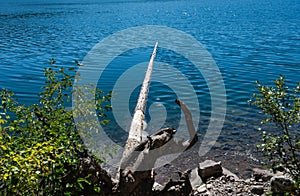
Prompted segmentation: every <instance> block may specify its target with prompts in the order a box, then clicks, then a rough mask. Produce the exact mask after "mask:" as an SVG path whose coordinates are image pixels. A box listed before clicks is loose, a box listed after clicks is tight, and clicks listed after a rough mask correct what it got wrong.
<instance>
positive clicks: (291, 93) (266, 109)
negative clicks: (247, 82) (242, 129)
mask: <svg viewBox="0 0 300 196" xmlns="http://www.w3.org/2000/svg"><path fill="white" fill-rule="evenodd" d="M274 83H275V86H264V85H262V84H261V83H259V82H256V84H257V88H258V91H259V94H254V100H253V101H252V103H253V104H254V105H256V106H257V107H258V108H259V109H261V110H262V112H263V113H264V114H266V118H265V119H264V120H263V121H262V124H267V123H273V124H275V125H276V127H277V130H276V131H275V130H274V131H272V132H270V133H267V132H266V131H262V130H261V129H260V132H261V134H262V144H260V145H258V148H259V149H260V150H261V151H262V152H263V153H264V154H265V155H266V156H267V158H268V160H269V162H270V163H271V164H272V169H273V170H274V171H277V170H280V169H282V168H283V169H284V170H285V171H286V172H287V173H288V174H290V176H291V177H292V178H293V179H294V180H295V181H296V182H297V183H296V184H298V186H299V182H300V137H299V122H300V82H299V83H298V84H297V85H296V87H295V88H294V89H292V90H291V89H289V88H288V86H287V85H285V82H284V77H283V76H280V77H279V78H278V79H277V80H275V81H274ZM297 129H298V130H297Z"/></svg>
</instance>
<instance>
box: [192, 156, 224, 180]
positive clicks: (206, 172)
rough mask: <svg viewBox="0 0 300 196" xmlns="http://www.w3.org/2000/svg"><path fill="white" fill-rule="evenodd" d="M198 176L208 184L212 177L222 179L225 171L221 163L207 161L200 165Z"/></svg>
mask: <svg viewBox="0 0 300 196" xmlns="http://www.w3.org/2000/svg"><path fill="white" fill-rule="evenodd" d="M198 174H199V176H200V177H201V179H202V180H203V181H204V182H206V180H207V179H208V178H210V177H220V176H222V175H223V169H222V166H221V161H219V162H215V161H212V160H206V161H204V162H202V163H199V167H198Z"/></svg>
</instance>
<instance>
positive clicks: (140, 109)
mask: <svg viewBox="0 0 300 196" xmlns="http://www.w3.org/2000/svg"><path fill="white" fill-rule="evenodd" d="M157 45H158V43H156V44H155V47H154V50H153V53H152V55H151V59H150V62H149V64H148V69H147V72H146V75H145V78H144V82H143V85H142V88H141V91H140V95H139V98H138V101H137V105H136V107H135V113H134V116H133V119H132V122H131V126H130V130H129V136H128V139H127V141H126V145H125V148H124V152H123V156H122V159H121V164H120V168H119V173H118V176H117V178H116V179H117V182H116V184H117V185H116V187H115V193H116V194H119V195H153V194H154V192H153V191H152V186H153V184H154V178H155V176H154V172H153V169H154V166H155V162H156V160H157V159H158V158H159V157H161V156H163V155H167V154H173V153H180V152H183V151H184V150H186V149H188V148H190V147H191V146H193V145H194V144H195V143H196V142H197V140H198V137H197V134H196V130H195V127H194V125H193V121H192V116H191V113H190V111H189V109H188V108H187V106H186V105H185V104H184V103H183V102H182V101H180V100H176V101H175V102H176V103H177V104H178V105H179V106H180V107H181V109H182V111H183V113H184V115H185V119H186V123H187V128H188V132H189V135H190V138H189V139H188V140H187V141H177V140H176V139H175V138H173V136H174V134H175V133H176V130H175V129H174V128H163V129H161V130H159V131H158V132H156V133H155V134H152V135H150V136H148V137H145V138H142V131H143V120H144V116H145V109H146V103H147V98H148V92H149V86H150V78H151V73H152V68H153V62H154V58H155V55H156V50H157ZM180 183H182V182H180ZM188 187H190V186H188Z"/></svg>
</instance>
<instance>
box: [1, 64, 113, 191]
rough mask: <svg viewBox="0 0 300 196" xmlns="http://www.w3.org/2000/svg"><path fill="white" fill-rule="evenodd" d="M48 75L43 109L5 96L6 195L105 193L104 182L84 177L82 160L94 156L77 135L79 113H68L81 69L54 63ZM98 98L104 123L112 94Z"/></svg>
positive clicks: (3, 92) (3, 181)
mask: <svg viewBox="0 0 300 196" xmlns="http://www.w3.org/2000/svg"><path fill="white" fill-rule="evenodd" d="M44 73H45V77H46V80H45V86H43V87H42V92H41V93H40V94H39V103H37V104H32V105H29V106H26V105H19V104H18V103H17V101H16V100H15V99H14V98H13V97H14V93H13V92H11V91H8V90H5V89H3V90H1V91H0V101H1V102H0V195H62V194H65V195H70V194H72V195H73V194H80V193H81V192H82V191H83V192H91V193H96V192H99V191H100V183H101V182H100V180H99V179H96V180H95V179H94V178H93V177H92V176H91V174H87V173H84V172H83V173H79V171H80V167H81V165H82V163H81V162H82V161H81V160H82V159H83V158H85V157H87V156H89V155H87V150H86V149H85V147H84V145H83V142H82V140H81V138H80V135H79V133H78V131H77V129H76V126H75V122H74V119H73V112H74V111H72V110H71V109H67V108H66V107H65V106H66V105H67V104H69V105H70V101H71V97H70V94H71V92H72V90H74V89H72V87H73V83H74V80H75V76H76V74H75V68H69V69H65V68H62V67H58V66H55V60H54V59H51V61H50V66H49V67H48V68H45V69H44ZM82 88H85V87H82ZM75 90H76V89H75ZM77 90H80V88H78V89H77ZM96 92H97V96H96V97H97V98H98V99H97V100H96V106H97V109H98V110H97V112H98V115H99V116H100V117H102V118H103V117H104V116H105V111H106V110H110V106H109V105H108V102H107V101H109V99H110V94H108V95H104V94H103V92H102V91H100V90H99V89H97V91H96ZM83 98H84V97H83ZM94 105H95V103H94V104H93V107H94ZM74 109H75V110H76V109H77V110H80V108H73V110H74ZM102 122H103V123H105V122H107V121H106V120H103V121H102ZM92 159H93V162H97V163H101V162H102V161H104V160H100V159H96V158H95V157H92Z"/></svg>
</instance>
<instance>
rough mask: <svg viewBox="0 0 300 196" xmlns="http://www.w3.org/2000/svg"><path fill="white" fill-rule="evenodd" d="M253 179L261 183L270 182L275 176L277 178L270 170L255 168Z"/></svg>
mask: <svg viewBox="0 0 300 196" xmlns="http://www.w3.org/2000/svg"><path fill="white" fill-rule="evenodd" d="M252 171H253V177H254V179H255V181H257V182H258V181H260V180H262V181H263V182H267V181H269V180H270V179H271V178H272V177H273V176H275V175H274V174H273V173H272V172H270V171H268V170H263V169H259V168H253V169H252Z"/></svg>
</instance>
